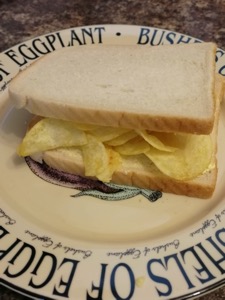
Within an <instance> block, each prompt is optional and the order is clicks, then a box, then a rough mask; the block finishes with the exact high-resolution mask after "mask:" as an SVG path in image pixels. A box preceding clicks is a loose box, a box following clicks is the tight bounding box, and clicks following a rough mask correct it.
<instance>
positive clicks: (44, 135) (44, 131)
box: [18, 119, 87, 156]
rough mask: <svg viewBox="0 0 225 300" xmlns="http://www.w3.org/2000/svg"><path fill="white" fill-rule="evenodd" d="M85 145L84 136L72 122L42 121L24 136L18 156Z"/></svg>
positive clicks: (85, 139)
mask: <svg viewBox="0 0 225 300" xmlns="http://www.w3.org/2000/svg"><path fill="white" fill-rule="evenodd" d="M86 143H87V138H86V134H85V133H84V132H83V131H81V130H79V129H77V128H76V126H75V125H74V124H73V123H72V122H67V121H62V120H56V119H42V120H41V121H39V122H38V123H36V124H35V125H34V126H33V127H32V128H31V129H30V130H29V131H28V132H27V134H26V136H25V137H24V139H23V141H22V143H21V144H20V146H19V149H18V154H19V155H20V156H28V155H32V154H34V153H37V152H42V151H46V150H50V149H55V148H59V147H70V146H81V145H84V144H86Z"/></svg>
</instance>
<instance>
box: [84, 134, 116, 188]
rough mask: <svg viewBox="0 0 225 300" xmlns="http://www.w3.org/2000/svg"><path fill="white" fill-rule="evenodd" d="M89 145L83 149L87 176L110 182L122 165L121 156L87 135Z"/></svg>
mask: <svg viewBox="0 0 225 300" xmlns="http://www.w3.org/2000/svg"><path fill="white" fill-rule="evenodd" d="M87 139H88V143H87V144H86V145H84V146H82V147H81V149H82V155H83V160H84V166H85V175H86V176H92V177H97V178H98V179H99V180H101V181H105V182H109V181H110V180H111V178H112V174H113V172H114V171H115V169H116V168H117V167H118V165H119V164H120V156H119V154H117V153H115V151H113V150H112V149H108V148H106V147H105V146H104V145H103V143H102V142H99V141H98V140H97V138H95V137H94V136H92V135H89V134H87Z"/></svg>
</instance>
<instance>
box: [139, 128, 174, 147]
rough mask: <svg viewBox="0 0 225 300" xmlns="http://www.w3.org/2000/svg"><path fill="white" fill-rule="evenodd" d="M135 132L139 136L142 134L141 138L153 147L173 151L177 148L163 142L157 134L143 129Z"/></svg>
mask: <svg viewBox="0 0 225 300" xmlns="http://www.w3.org/2000/svg"><path fill="white" fill-rule="evenodd" d="M137 133H138V134H139V135H140V136H142V137H143V139H145V140H146V142H148V143H149V144H150V145H151V146H152V147H154V148H156V149H158V150H161V151H168V152H174V151H176V149H177V148H175V147H171V146H169V145H167V144H165V143H163V141H161V140H160V139H159V138H158V137H157V136H155V135H154V134H150V133H148V132H146V131H145V130H137Z"/></svg>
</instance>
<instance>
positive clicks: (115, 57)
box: [9, 43, 216, 134]
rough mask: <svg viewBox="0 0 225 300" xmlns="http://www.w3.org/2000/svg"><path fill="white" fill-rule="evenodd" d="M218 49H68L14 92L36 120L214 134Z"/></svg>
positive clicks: (38, 66)
mask: <svg viewBox="0 0 225 300" xmlns="http://www.w3.org/2000/svg"><path fill="white" fill-rule="evenodd" d="M215 51H216V46H215V44H213V43H195V44H188V45H172V46H169V45H168V46H165V45H164V46H157V47H147V46H145V47H144V46H137V45H134V46H131V45H129V46H125V45H122V46H118V45H116V46H113V45H98V46H95V45H91V46H84V47H68V48H63V49H62V50H57V51H56V52H53V53H50V54H48V55H46V56H44V57H43V58H41V59H39V60H38V61H37V62H35V63H34V64H33V65H31V66H30V67H29V68H27V69H26V70H24V71H23V72H21V73H20V74H18V76H16V77H15V79H14V80H13V81H12V82H11V84H10V87H9V94H10V98H11V100H12V101H13V103H14V104H15V105H16V106H17V107H19V108H21V107H24V108H26V109H27V110H29V111H30V112H31V113H33V114H36V115H41V116H46V117H54V118H58V119H64V120H73V121H76V122H82V123H93V124H96V123H97V124H99V125H109V126H115V127H116V126H121V127H127V128H140V129H141V128H142V129H149V130H154V131H164V132H174V131H176V132H178V131H181V132H189V133H198V134H208V133H210V132H211V131H212V128H213V122H214V111H215V103H214V84H215V83H214V77H215V76H214V74H215Z"/></svg>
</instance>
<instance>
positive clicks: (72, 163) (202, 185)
mask: <svg viewBox="0 0 225 300" xmlns="http://www.w3.org/2000/svg"><path fill="white" fill-rule="evenodd" d="M223 95H224V83H223V81H222V80H221V78H220V77H219V76H218V77H217V80H216V110H215V122H214V128H213V132H212V134H211V137H212V141H213V145H214V153H213V155H212V161H211V168H209V169H208V170H206V171H205V172H204V173H203V174H202V175H200V176H198V177H197V178H195V179H192V180H189V181H180V180H176V179H173V178H170V177H168V176H166V175H164V174H163V173H162V172H160V171H159V170H158V169H157V168H156V167H155V165H154V164H153V163H152V162H151V161H150V160H149V159H148V158H147V157H146V156H145V155H143V154H142V155H136V156H122V164H121V166H120V168H119V169H118V170H117V171H116V172H115V173H114V174H113V177H112V182H113V183H117V184H125V185H132V186H137V187H140V188H147V189H153V190H160V191H163V192H167V193H173V194H178V195H186V196H190V197H197V198H209V197H211V196H212V194H213V191H214V189H215V185H216V179H217V159H216V152H217V130H218V120H219V112H220V101H221V100H222V98H223ZM42 158H43V160H44V161H45V163H46V164H47V165H49V166H51V167H53V168H55V169H58V170H61V171H64V172H68V173H72V174H78V175H81V176H84V174H85V168H84V164H83V158H82V153H81V151H80V150H79V149H76V148H67V149H65V148H64V149H57V150H50V151H46V152H44V153H43V157H42Z"/></svg>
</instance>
